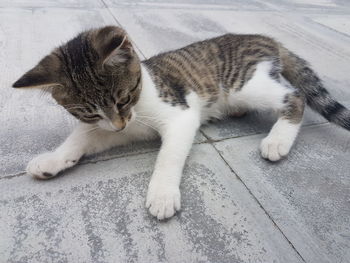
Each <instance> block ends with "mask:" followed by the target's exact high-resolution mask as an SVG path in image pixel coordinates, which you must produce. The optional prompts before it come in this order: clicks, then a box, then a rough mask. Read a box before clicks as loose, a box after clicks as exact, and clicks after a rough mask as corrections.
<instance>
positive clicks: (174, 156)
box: [13, 26, 350, 219]
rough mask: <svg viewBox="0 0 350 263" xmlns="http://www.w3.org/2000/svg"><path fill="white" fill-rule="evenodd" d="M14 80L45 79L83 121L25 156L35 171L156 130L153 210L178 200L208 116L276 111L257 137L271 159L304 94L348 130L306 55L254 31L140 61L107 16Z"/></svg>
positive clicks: (289, 140) (161, 213)
mask: <svg viewBox="0 0 350 263" xmlns="http://www.w3.org/2000/svg"><path fill="white" fill-rule="evenodd" d="M286 80H288V81H286ZM13 87H15V88H25V87H37V88H45V89H46V90H48V91H50V92H51V93H52V96H53V98H54V99H55V100H56V101H57V102H58V104H60V105H62V106H63V107H64V108H66V110H67V111H68V112H70V113H71V114H72V115H73V116H75V117H76V118H78V119H79V120H80V121H81V122H80V123H79V124H78V126H77V127H76V129H75V130H74V131H73V132H72V134H71V135H70V136H69V137H68V138H67V139H66V141H65V142H64V143H63V144H62V145H61V146H59V147H58V148H57V149H56V150H55V151H53V152H49V153H44V154H41V155H39V156H38V157H36V158H34V159H33V160H32V161H31V162H29V164H28V167H27V172H28V173H29V174H31V175H33V176H35V177H37V178H40V179H48V178H51V177H53V176H55V175H57V174H58V173H59V172H61V171H63V170H65V169H67V168H69V167H72V166H73V165H75V164H76V163H77V162H78V161H79V159H80V158H81V157H82V156H83V155H87V154H92V153H96V152H101V151H103V150H106V149H108V148H111V147H114V146H118V145H122V144H126V143H129V142H130V141H132V140H140V139H143V140H145V139H146V140H147V139H152V138H155V137H157V136H158V135H160V136H161V139H162V146H161V149H160V152H159V155H158V158H157V161H156V164H155V168H154V172H153V175H152V177H151V181H150V184H149V189H148V193H147V201H146V206H147V208H149V211H150V213H151V214H152V215H154V216H156V217H157V218H158V219H164V218H169V217H171V216H173V215H174V213H175V212H176V211H177V210H179V209H180V190H179V185H180V179H181V175H182V170H183V166H184V163H185V160H186V157H187V155H188V153H189V151H190V148H191V145H192V143H193V139H194V137H195V134H196V131H197V130H198V128H199V126H200V125H201V123H204V122H206V121H207V120H209V119H211V118H217V119H220V118H222V117H223V116H225V115H240V114H243V113H245V112H246V111H249V110H266V109H272V110H275V111H277V112H278V113H279V118H278V120H277V122H276V123H275V124H274V126H273V127H272V129H271V131H270V133H269V134H268V136H267V137H266V138H265V139H263V140H262V142H261V145H260V150H261V155H262V157H264V158H266V159H268V160H270V161H277V160H279V159H281V158H282V157H284V156H286V155H287V154H288V152H289V151H290V149H291V147H292V145H293V142H294V140H295V138H296V136H297V133H298V131H299V128H300V125H301V121H302V117H303V112H304V106H305V102H307V103H308V104H309V105H310V106H311V108H313V109H314V110H316V111H317V112H319V113H320V114H322V115H323V116H324V117H325V118H326V119H327V120H329V121H332V122H334V123H336V124H338V125H340V126H342V127H344V128H346V129H348V130H350V111H349V110H348V109H346V108H344V107H343V106H342V105H341V104H339V103H338V102H337V101H335V100H334V99H333V98H332V97H331V96H330V95H329V93H328V92H327V90H326V89H325V88H324V87H323V85H322V83H321V81H320V79H319V78H318V77H317V75H316V74H315V73H314V72H313V71H312V70H311V68H310V67H309V65H308V64H307V62H306V61H305V60H303V59H301V58H299V57H298V56H296V55H295V54H293V53H292V52H290V51H289V50H287V49H286V48H284V47H283V46H282V45H281V44H280V43H278V42H276V41H274V40H273V39H271V38H269V37H265V36H261V35H234V34H227V35H223V36H220V37H216V38H213V39H209V40H205V41H202V42H197V43H194V44H192V45H189V46H186V47H184V48H181V49H178V50H175V51H170V52H166V53H163V54H160V55H157V56H154V57H152V58H150V59H148V60H145V61H143V62H140V60H139V58H138V57H137V55H136V53H135V50H134V48H133V46H132V44H131V42H130V40H129V38H128V36H127V34H126V32H125V31H124V30H123V29H121V28H119V27H115V26H107V27H103V28H100V29H94V30H90V31H87V32H83V33H81V34H79V35H78V36H77V37H75V38H74V39H72V40H70V41H68V42H67V43H66V44H64V45H63V46H61V47H59V48H57V49H55V50H53V51H52V53H51V54H49V55H47V56H46V57H44V58H43V59H42V60H41V61H40V62H39V64H38V65H37V66H35V67H34V68H33V69H31V70H30V71H28V72H27V73H26V74H24V75H23V76H22V77H21V78H20V79H19V80H18V81H17V82H15V83H14V84H13Z"/></svg>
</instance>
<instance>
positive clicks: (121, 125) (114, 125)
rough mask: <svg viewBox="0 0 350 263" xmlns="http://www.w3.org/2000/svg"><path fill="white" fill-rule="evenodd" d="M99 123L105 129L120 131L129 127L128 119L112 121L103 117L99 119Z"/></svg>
mask: <svg viewBox="0 0 350 263" xmlns="http://www.w3.org/2000/svg"><path fill="white" fill-rule="evenodd" d="M97 125H98V126H99V127H100V128H101V129H103V130H107V131H113V132H120V131H122V130H124V129H125V128H126V127H127V125H128V121H110V120H104V119H103V120H100V121H98V123H97Z"/></svg>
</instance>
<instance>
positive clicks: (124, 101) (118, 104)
mask: <svg viewBox="0 0 350 263" xmlns="http://www.w3.org/2000/svg"><path fill="white" fill-rule="evenodd" d="M130 101H131V96H130V95H128V96H127V97H126V98H123V99H122V100H120V101H119V102H118V103H117V108H118V109H121V108H123V107H124V106H125V105H127V104H129V102H130Z"/></svg>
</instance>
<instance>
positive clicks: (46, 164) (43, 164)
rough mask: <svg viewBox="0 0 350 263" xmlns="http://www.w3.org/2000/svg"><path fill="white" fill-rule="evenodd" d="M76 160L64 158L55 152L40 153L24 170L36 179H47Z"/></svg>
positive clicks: (73, 163) (70, 165) (72, 164)
mask: <svg viewBox="0 0 350 263" xmlns="http://www.w3.org/2000/svg"><path fill="white" fill-rule="evenodd" d="M77 161H78V160H74V159H72V160H66V159H65V158H62V156H60V155H59V154H58V153H56V152H49V153H44V154H41V155H39V156H37V157H35V158H34V159H33V160H31V161H30V162H29V163H28V165H27V168H26V172H27V173H28V174H30V175H32V176H33V177H35V178H38V179H49V178H51V177H54V176H55V175H57V174H58V173H59V172H60V171H62V170H65V169H67V168H69V167H72V166H74V165H75V164H76V163H77Z"/></svg>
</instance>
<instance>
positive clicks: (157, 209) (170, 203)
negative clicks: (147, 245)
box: [146, 183, 181, 220]
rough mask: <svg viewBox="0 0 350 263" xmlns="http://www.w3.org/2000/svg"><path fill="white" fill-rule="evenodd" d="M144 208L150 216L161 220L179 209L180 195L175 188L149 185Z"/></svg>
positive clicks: (178, 190) (177, 188)
mask: <svg viewBox="0 0 350 263" xmlns="http://www.w3.org/2000/svg"><path fill="white" fill-rule="evenodd" d="M146 207H147V208H148V209H149V212H150V213H151V215H153V216H155V217H157V218H158V219H159V220H163V219H166V218H169V217H172V216H173V215H174V214H175V213H176V211H179V210H180V209H181V194H180V189H179V187H177V186H169V185H154V184H152V183H151V184H150V186H149V189H148V193H147V200H146Z"/></svg>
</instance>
